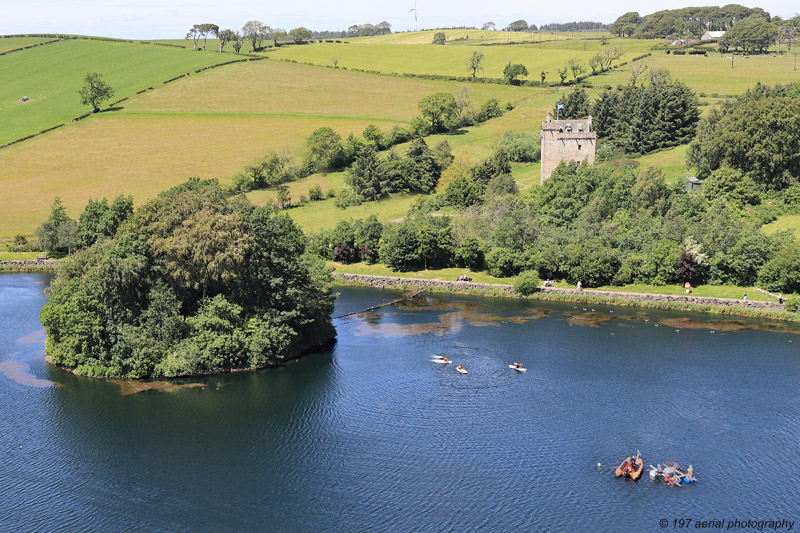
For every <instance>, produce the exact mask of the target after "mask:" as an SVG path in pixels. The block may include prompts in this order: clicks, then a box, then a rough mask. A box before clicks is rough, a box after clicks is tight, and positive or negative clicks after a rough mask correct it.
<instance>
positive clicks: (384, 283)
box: [333, 272, 514, 292]
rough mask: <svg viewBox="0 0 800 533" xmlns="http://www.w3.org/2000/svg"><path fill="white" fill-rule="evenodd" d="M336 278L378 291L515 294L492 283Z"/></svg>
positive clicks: (356, 276) (337, 275)
mask: <svg viewBox="0 0 800 533" xmlns="http://www.w3.org/2000/svg"><path fill="white" fill-rule="evenodd" d="M333 277H334V278H338V279H341V280H344V281H349V282H353V283H357V284H359V285H364V286H367V287H375V288H378V289H393V288H397V287H398V286H412V287H419V288H420V289H424V288H427V287H444V288H446V289H451V290H459V291H465V290H480V291H490V290H496V289H499V290H502V291H506V292H514V287H512V286H511V285H494V284H491V283H473V282H471V281H442V280H438V279H416V278H397V277H392V276H370V275H367V274H342V273H339V272H334V273H333Z"/></svg>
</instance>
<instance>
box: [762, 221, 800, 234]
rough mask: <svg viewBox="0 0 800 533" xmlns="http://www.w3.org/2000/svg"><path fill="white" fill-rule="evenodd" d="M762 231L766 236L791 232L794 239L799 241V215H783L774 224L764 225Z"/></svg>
mask: <svg viewBox="0 0 800 533" xmlns="http://www.w3.org/2000/svg"><path fill="white" fill-rule="evenodd" d="M762 230H763V231H764V233H766V234H767V235H774V234H776V233H778V232H779V231H791V232H792V234H794V236H795V238H796V239H798V240H800V215H783V216H780V217H778V218H777V220H775V221H774V222H770V223H769V224H766V225H765V226H764V227H763V228H762Z"/></svg>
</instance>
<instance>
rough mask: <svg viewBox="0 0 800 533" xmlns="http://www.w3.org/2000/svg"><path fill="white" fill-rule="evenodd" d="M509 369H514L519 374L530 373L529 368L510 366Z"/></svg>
mask: <svg viewBox="0 0 800 533" xmlns="http://www.w3.org/2000/svg"><path fill="white" fill-rule="evenodd" d="M508 368H513V369H514V370H516V371H517V372H527V371H528V369H527V368H522V367H521V366H514V365H508Z"/></svg>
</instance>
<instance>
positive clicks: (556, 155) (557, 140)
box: [541, 115, 597, 183]
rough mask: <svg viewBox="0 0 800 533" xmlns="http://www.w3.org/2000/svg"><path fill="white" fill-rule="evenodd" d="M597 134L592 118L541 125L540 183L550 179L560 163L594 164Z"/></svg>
mask: <svg viewBox="0 0 800 533" xmlns="http://www.w3.org/2000/svg"><path fill="white" fill-rule="evenodd" d="M596 142H597V132H595V131H594V130H593V129H592V116H591V115H589V116H588V117H587V118H585V119H570V120H552V119H551V118H550V116H549V115H548V116H547V120H546V121H545V122H544V123H543V124H542V172H541V182H542V183H544V180H546V179H547V178H549V177H550V174H552V173H553V170H554V169H555V168H556V167H557V166H558V164H559V163H561V162H562V161H578V162H582V161H588V162H589V163H594V156H595V145H596Z"/></svg>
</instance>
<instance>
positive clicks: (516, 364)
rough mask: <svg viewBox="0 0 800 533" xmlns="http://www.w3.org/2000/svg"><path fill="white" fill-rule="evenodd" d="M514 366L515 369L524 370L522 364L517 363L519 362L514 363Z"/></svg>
mask: <svg viewBox="0 0 800 533" xmlns="http://www.w3.org/2000/svg"><path fill="white" fill-rule="evenodd" d="M514 366H515V367H517V368H522V363H517V362H516V361H515V362H514Z"/></svg>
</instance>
